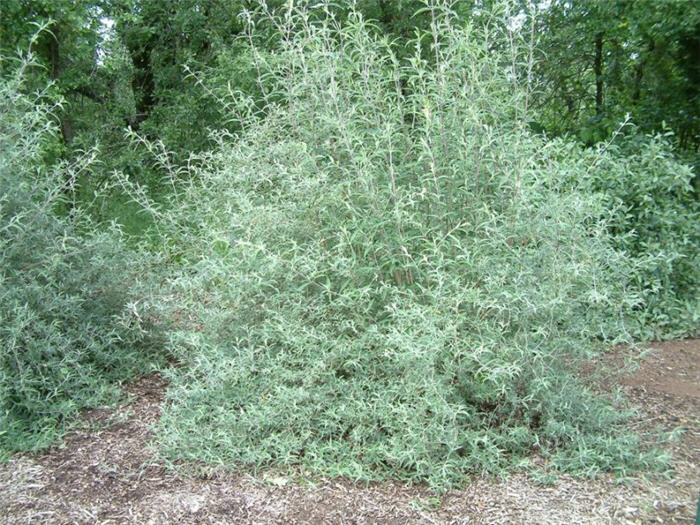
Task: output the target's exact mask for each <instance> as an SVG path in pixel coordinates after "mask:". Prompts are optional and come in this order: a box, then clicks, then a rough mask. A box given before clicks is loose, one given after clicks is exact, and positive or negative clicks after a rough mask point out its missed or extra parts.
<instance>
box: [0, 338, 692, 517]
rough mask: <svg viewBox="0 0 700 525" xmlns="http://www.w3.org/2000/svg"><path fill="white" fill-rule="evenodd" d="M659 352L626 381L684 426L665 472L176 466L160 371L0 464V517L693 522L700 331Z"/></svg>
mask: <svg viewBox="0 0 700 525" xmlns="http://www.w3.org/2000/svg"><path fill="white" fill-rule="evenodd" d="M656 348H657V349H658V350H659V352H658V353H657V354H655V355H654V356H652V357H651V358H650V359H649V360H648V361H647V362H646V364H645V365H644V366H643V367H642V368H641V370H639V372H638V373H637V374H636V375H635V376H633V377H631V378H628V379H627V380H625V389H626V390H627V391H628V392H629V394H630V396H631V398H632V399H634V400H636V401H637V402H638V403H639V406H640V410H641V414H642V417H641V418H640V421H639V424H640V425H646V424H648V423H649V422H651V423H654V424H658V425H661V426H662V427H664V428H665V429H668V430H671V429H674V428H677V427H678V426H684V427H685V428H686V431H685V433H684V434H683V435H682V436H681V439H680V441H677V442H675V443H672V444H670V445H669V449H670V450H671V451H672V452H673V454H674V457H675V460H674V463H673V466H674V475H673V478H672V479H668V480H664V479H655V480H643V479H635V480H633V481H632V482H630V483H629V484H626V485H620V484H617V483H615V481H614V480H613V479H611V478H608V477H603V478H600V479H597V480H595V481H581V480H573V479H571V478H569V477H566V476H563V477H560V478H559V480H558V481H557V482H556V484H554V485H551V486H542V485H538V484H536V483H534V482H533V481H531V480H529V479H527V477H526V476H524V475H514V476H511V477H510V478H508V479H507V480H503V481H493V480H486V479H477V480H475V482H474V483H473V484H472V485H470V486H469V487H467V488H465V489H464V490H461V491H453V492H450V493H449V494H447V495H445V496H443V497H442V498H436V497H435V496H434V495H432V494H431V493H429V492H428V491H427V490H425V488H422V487H415V486H413V487H411V486H407V485H404V484H399V483H381V484H379V483H377V484H371V485H369V486H365V485H361V486H358V485H354V484H352V483H350V482H346V481H337V480H331V481H327V480H322V481H319V480H313V479H312V478H309V477H305V476H304V475H303V473H300V475H299V477H298V478H296V479H294V480H290V479H288V478H286V477H283V476H275V475H271V474H268V475H261V476H258V477H255V478H254V477H252V476H248V475H242V474H237V475H232V474H222V473H220V474H211V473H209V474H196V473H195V474H189V475H187V476H185V475H178V474H177V473H175V472H173V471H171V470H167V469H165V468H164V467H163V466H162V465H159V464H157V463H156V462H155V461H154V459H153V456H152V452H151V451H150V450H149V448H148V442H149V439H150V433H149V426H150V425H151V424H152V423H153V422H154V421H155V420H156V419H157V417H158V412H159V404H160V402H161V400H162V393H163V390H164V388H165V384H164V381H163V380H162V379H161V378H160V377H158V376H157V375H153V376H149V377H147V378H144V379H142V380H140V381H138V382H136V383H134V384H132V385H130V386H129V387H128V391H129V392H130V393H131V394H132V395H133V397H132V400H131V402H130V403H128V404H125V405H124V406H121V407H119V408H118V409H116V410H105V411H91V412H89V413H87V414H85V417H84V420H83V422H82V424H81V426H80V428H79V429H77V430H76V431H75V432H74V433H72V434H71V435H70V436H69V437H68V438H67V439H66V441H65V444H64V446H62V447H60V448H55V449H52V450H50V451H49V452H47V453H44V454H40V455H33V456H31V455H24V456H16V457H14V458H13V459H12V460H10V461H9V462H8V463H6V464H2V465H0V522H2V523H105V524H106V523H138V524H146V523H153V524H170V523H284V524H288V523H396V524H401V525H404V524H409V523H455V524H457V523H474V524H477V523H509V524H516V523H523V524H531V523H591V524H603V523H630V524H631V523H693V518H694V514H695V501H696V499H697V496H698V489H699V488H700V340H691V341H677V342H672V343H664V344H660V345H656Z"/></svg>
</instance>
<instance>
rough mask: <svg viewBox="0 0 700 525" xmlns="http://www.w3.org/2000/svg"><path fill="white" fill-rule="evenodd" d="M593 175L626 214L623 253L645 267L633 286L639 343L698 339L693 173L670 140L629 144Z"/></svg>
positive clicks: (620, 234)
mask: <svg viewBox="0 0 700 525" xmlns="http://www.w3.org/2000/svg"><path fill="white" fill-rule="evenodd" d="M602 159H603V160H602V161H601V162H599V163H597V164H596V168H595V169H594V170H592V171H591V177H590V178H589V179H588V181H587V182H588V184H589V185H590V188H591V190H592V191H595V192H601V193H603V194H604V195H605V197H606V199H607V200H608V202H609V203H610V206H611V207H613V208H614V209H617V210H618V213H617V214H616V215H615V218H614V219H613V221H612V223H611V231H612V233H613V238H614V242H615V245H616V247H617V248H618V249H619V250H624V251H625V252H626V253H628V254H629V255H630V256H631V257H632V258H633V259H634V260H635V262H636V263H637V271H636V272H635V276H634V281H633V284H634V286H636V287H637V288H638V289H639V291H640V294H641V295H642V299H643V300H642V302H641V303H640V305H639V307H638V308H636V309H635V311H634V321H633V322H634V328H633V329H634V332H635V335H636V336H637V337H638V338H643V339H647V340H650V339H665V338H668V339H670V338H677V337H687V336H691V337H692V336H697V335H698V327H700V258H699V256H700V255H699V254H700V250H698V247H700V206H699V205H698V200H697V195H696V194H695V193H694V191H693V186H692V182H691V181H692V178H693V172H692V169H691V168H690V167H689V166H687V165H685V164H683V163H682V162H680V161H679V160H678V159H677V158H676V156H675V155H674V152H673V149H672V145H671V143H670V141H669V136H664V135H656V136H649V137H643V138H641V139H640V138H639V137H635V136H631V137H628V138H626V139H625V140H623V141H622V142H621V144H619V145H614V146H611V147H610V148H609V151H608V154H607V155H603V156H602Z"/></svg>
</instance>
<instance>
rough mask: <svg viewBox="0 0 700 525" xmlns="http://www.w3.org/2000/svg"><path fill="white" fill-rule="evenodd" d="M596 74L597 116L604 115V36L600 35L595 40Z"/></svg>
mask: <svg viewBox="0 0 700 525" xmlns="http://www.w3.org/2000/svg"><path fill="white" fill-rule="evenodd" d="M593 72H594V73H595V114H596V115H598V116H600V115H601V114H602V113H603V34H602V33H598V34H597V35H596V38H595V59H594V61H593Z"/></svg>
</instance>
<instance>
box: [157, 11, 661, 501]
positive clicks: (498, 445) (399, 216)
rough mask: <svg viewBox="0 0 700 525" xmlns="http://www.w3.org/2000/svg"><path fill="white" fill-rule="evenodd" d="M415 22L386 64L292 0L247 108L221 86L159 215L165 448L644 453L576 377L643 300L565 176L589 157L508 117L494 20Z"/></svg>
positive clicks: (316, 460)
mask: <svg viewBox="0 0 700 525" xmlns="http://www.w3.org/2000/svg"><path fill="white" fill-rule="evenodd" d="M432 19H433V24H432V28H431V31H430V32H429V33H427V34H420V35H419V36H418V41H417V42H416V46H415V48H416V50H417V51H416V54H415V55H414V56H413V57H412V59H410V60H409V61H408V62H407V63H405V64H404V63H400V62H399V61H398V59H397V58H396V56H395V54H394V50H393V48H392V45H391V44H390V43H389V42H387V41H386V40H381V39H378V38H376V37H373V36H372V34H373V32H372V31H371V30H368V28H367V24H366V23H365V22H364V21H363V20H361V18H360V17H359V16H357V15H354V16H351V17H350V19H349V22H348V23H347V24H345V25H343V26H342V27H338V26H337V24H335V23H334V22H333V20H332V19H327V20H325V21H323V20H318V17H317V18H316V19H315V20H317V21H316V22H310V18H309V17H308V15H307V14H306V13H304V12H294V11H293V12H290V13H289V14H288V16H287V19H286V23H288V24H293V26H294V28H293V29H294V30H290V31H288V32H286V33H284V34H286V35H291V36H288V38H287V40H285V44H284V47H283V49H282V50H281V51H280V53H281V55H279V56H277V57H275V58H274V60H271V61H267V60H266V57H265V55H263V54H260V55H259V56H258V58H257V60H259V62H257V63H256V64H255V67H256V68H257V69H259V70H260V71H261V78H262V79H263V80H264V83H265V86H272V87H271V88H269V90H268V91H267V94H266V95H264V96H265V100H266V101H267V106H266V108H265V112H264V114H265V117H264V118H260V117H259V116H258V112H257V110H256V107H257V104H258V103H259V101H258V100H256V101H248V102H247V101H246V100H244V99H241V100H239V101H238V102H237V103H235V104H232V107H236V108H246V107H248V108H251V111H250V112H249V113H248V114H246V113H245V111H242V110H241V114H240V115H239V118H240V126H241V129H244V130H245V131H244V132H243V135H242V137H241V139H240V140H236V141H231V140H230V139H229V138H228V137H227V136H225V135H222V136H221V137H220V139H219V147H218V148H217V149H216V150H215V151H213V152H212V153H210V154H207V155H204V156H202V158H201V159H200V162H201V164H200V167H199V168H193V169H192V177H191V179H188V180H187V181H184V182H183V183H182V185H181V186H180V190H179V191H178V192H176V194H175V195H174V197H173V199H172V202H171V208H170V210H171V211H169V212H168V213H167V214H165V215H160V221H159V224H160V226H159V227H161V228H163V229H165V230H166V231H168V232H169V235H170V236H171V244H170V245H169V246H170V247H169V250H170V253H169V254H168V256H169V257H171V258H173V259H174V260H178V261H180V262H181V263H182V265H183V272H182V273H181V275H180V277H179V278H178V279H176V280H175V281H173V283H172V284H173V287H174V290H173V297H176V298H177V299H176V300H177V301H178V303H179V305H180V308H181V309H182V310H183V311H186V312H187V314H188V316H187V318H186V319H185V318H183V319H181V320H180V322H179V330H178V331H177V332H175V333H174V334H173V338H172V339H173V340H172V344H173V346H174V347H175V348H178V349H179V350H177V352H178V358H179V361H180V363H181V366H180V367H178V368H176V369H173V370H172V371H171V373H170V374H171V380H172V385H171V389H170V390H169V394H168V402H167V405H166V407H165V408H164V411H163V415H162V421H161V423H160V432H159V439H160V442H161V444H162V447H163V451H164V453H165V454H166V455H167V456H168V457H170V458H189V459H197V460H205V461H209V462H213V463H226V464H244V465H246V464H247V465H254V466H265V465H275V466H277V467H280V466H285V465H299V464H301V465H304V466H306V467H308V468H312V469H314V470H315V471H316V472H320V473H324V474H330V475H346V476H350V477H353V478H357V479H372V478H380V477H388V476H391V477H395V478H400V479H407V480H413V481H428V482H429V483H430V484H431V485H432V486H433V487H435V488H439V487H446V486H450V485H454V484H456V483H459V482H460V481H462V480H464V479H465V476H467V475H468V474H469V473H470V472H475V471H484V470H486V471H490V472H497V471H499V470H500V469H501V468H503V467H505V466H507V465H511V464H515V463H517V462H519V461H520V460H521V459H522V458H523V457H524V456H527V455H528V454H530V453H531V452H532V451H534V450H538V451H540V452H541V453H542V454H544V455H545V456H547V457H549V458H550V459H551V461H552V463H553V464H554V465H557V466H558V467H559V468H561V469H563V470H566V471H573V472H578V473H586V474H594V473H595V472H597V471H598V470H601V469H605V470H613V471H617V472H624V471H626V470H627V469H634V468H640V467H641V468H648V467H650V466H658V462H657V461H656V459H655V458H654V457H653V456H652V455H648V454H646V453H645V452H644V451H643V450H642V449H640V447H639V446H638V443H637V441H635V438H634V436H631V435H630V434H628V433H627V432H625V431H624V427H623V423H624V420H625V417H626V415H627V411H626V410H624V409H623V408H622V407H621V406H620V405H612V404H611V401H610V400H606V399H603V398H601V397H600V396H598V395H594V394H593V393H592V392H591V391H590V390H589V389H588V388H586V386H585V384H584V382H583V380H582V379H581V378H580V377H578V376H577V371H578V369H577V366H578V364H579V362H580V360H581V359H584V358H586V357H590V356H591V355H592V354H591V353H592V352H593V351H595V350H597V349H598V348H600V346H601V345H603V344H610V343H613V342H617V341H621V340H624V339H625V337H626V334H627V332H626V327H625V319H626V317H627V315H628V313H629V311H630V309H631V308H632V307H634V306H635V305H636V304H637V303H638V302H639V300H640V298H639V296H638V295H636V294H635V292H634V290H630V289H628V287H627V283H628V282H629V279H630V278H631V276H632V275H633V268H632V263H631V261H630V259H629V258H627V257H626V256H625V255H624V254H623V253H621V252H619V251H618V250H616V249H615V247H614V244H613V239H612V238H611V236H610V235H609V233H608V231H609V227H610V221H611V220H613V219H614V218H615V217H616V216H617V215H616V213H617V211H616V210H615V209H609V208H608V204H609V203H608V201H607V200H606V199H605V198H604V197H603V196H601V195H598V194H591V192H588V191H584V190H586V188H585V185H584V184H583V183H581V184H580V185H579V186H580V187H579V186H575V185H574V186H572V184H571V183H570V181H571V180H581V179H583V178H584V177H583V175H584V174H585V172H586V171H587V170H588V169H589V168H590V167H591V162H593V160H592V159H590V158H588V157H586V156H585V154H583V153H582V152H580V151H579V150H575V149H571V148H570V147H569V146H568V145H567V144H565V143H562V142H546V141H544V140H543V139H542V138H538V137H536V136H533V135H531V134H530V133H529V131H528V130H527V122H528V116H527V111H526V108H527V104H528V95H527V92H526V91H524V89H523V88H522V87H521V86H519V84H518V79H519V78H520V75H518V74H517V71H514V70H513V67H514V65H515V64H519V63H520V62H521V59H522V58H523V57H525V56H527V53H520V52H519V50H518V49H517V48H510V47H509V44H508V43H509V41H510V36H511V35H509V34H508V33H507V29H506V27H505V26H506V25H507V24H506V23H505V22H498V21H495V22H494V24H493V25H492V26H489V27H485V28H483V29H479V30H477V29H475V28H473V27H470V26H465V27H458V26H456V25H454V24H453V23H452V18H451V16H450V14H449V12H447V11H446V10H442V9H438V8H435V9H434V10H433V12H432ZM283 40H284V39H283ZM421 42H422V44H421ZM496 49H502V50H503V49H505V51H498V52H497V51H494V50H496ZM508 49H510V50H511V51H508ZM426 50H427V51H428V52H429V53H430V56H425V55H424V53H425V52H426ZM553 150H554V152H553ZM560 153H563V155H559V154H560ZM569 156H571V158H569ZM543 159H548V161H547V162H546V163H543V162H542V160H543ZM193 166H194V164H193ZM572 170H575V171H577V173H574V174H571V175H572V176H568V174H570V172H571V171H572ZM576 174H578V179H577V177H575V176H573V175H576ZM154 211H156V210H154ZM158 213H159V212H157V213H156V215H158Z"/></svg>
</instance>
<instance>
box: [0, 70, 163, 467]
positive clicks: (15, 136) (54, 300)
mask: <svg viewBox="0 0 700 525" xmlns="http://www.w3.org/2000/svg"><path fill="white" fill-rule="evenodd" d="M31 65H32V63H31V60H27V61H24V62H23V63H22V64H21V65H20V66H19V67H18V68H17V69H16V70H15V72H14V73H13V74H12V75H9V76H8V77H6V78H3V79H0V113H1V114H2V119H1V120H0V348H1V349H2V350H1V353H0V451H2V454H7V453H9V452H12V451H15V450H34V449H38V448H41V447H44V446H46V445H48V444H49V443H50V442H51V441H52V440H53V439H55V438H56V437H57V436H58V435H60V433H61V432H62V430H63V429H64V428H65V425H66V422H67V420H68V418H70V417H71V416H73V415H75V414H76V412H77V411H78V410H80V409H81V408H84V407H89V406H95V405H97V404H100V403H104V402H106V401H108V400H110V399H115V397H116V396H117V394H118V388H117V387H116V385H115V382H118V381H121V380H124V379H126V378H128V377H131V376H132V375H133V374H134V373H137V372H141V371H143V370H145V369H147V368H148V366H149V365H150V364H151V363H154V362H156V361H158V360H160V357H159V356H160V355H162V352H161V351H158V352H156V351H153V350H151V349H150V346H149V345H150V343H151V342H153V341H154V337H155V336H154V333H152V331H151V329H152V328H153V327H152V326H150V325H151V322H150V321H149V316H150V315H151V314H149V313H148V308H147V305H148V301H147V296H145V295H143V294H144V292H145V291H146V286H140V284H141V283H139V279H138V277H137V276H138V274H137V271H139V272H141V271H143V270H144V268H143V267H142V265H146V266H147V265H149V264H150V261H149V260H148V259H146V258H144V257H141V256H138V255H137V254H131V255H129V256H125V253H124V247H123V245H122V243H121V242H120V240H119V234H118V233H119V232H118V231H116V230H114V231H108V232H102V233H99V232H96V231H94V230H93V228H92V226H91V225H90V223H89V222H88V221H87V219H86V218H85V217H84V215H83V213H82V212H81V210H80V209H79V208H78V207H75V206H73V207H71V206H70V205H69V203H67V202H66V199H67V196H68V195H69V194H70V191H69V185H70V184H71V181H72V180H73V179H74V175H75V174H76V173H77V172H79V171H80V170H81V169H82V168H83V167H84V163H85V162H87V161H88V160H89V157H86V158H83V159H80V160H78V161H77V162H76V163H74V164H70V165H69V164H56V165H53V166H51V165H49V164H50V163H49V162H48V161H47V158H48V157H47V152H50V151H52V150H53V149H55V144H56V134H55V131H56V130H55V125H54V124H53V118H52V109H53V108H54V107H55V106H52V105H51V104H50V103H49V102H47V98H46V96H45V94H42V93H39V94H35V95H29V94H27V93H25V92H24V85H23V80H24V78H25V75H26V71H27V69H28V68H29V67H31ZM49 157H50V156H49Z"/></svg>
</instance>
